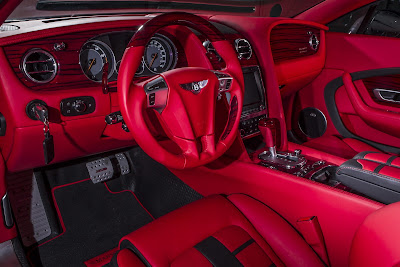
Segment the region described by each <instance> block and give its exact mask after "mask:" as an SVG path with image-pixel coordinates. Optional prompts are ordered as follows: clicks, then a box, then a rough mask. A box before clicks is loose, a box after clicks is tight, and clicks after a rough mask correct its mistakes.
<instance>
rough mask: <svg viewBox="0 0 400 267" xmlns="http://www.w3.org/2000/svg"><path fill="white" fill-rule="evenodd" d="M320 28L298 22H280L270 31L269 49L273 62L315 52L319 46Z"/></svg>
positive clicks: (305, 55) (310, 54)
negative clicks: (280, 23)
mask: <svg viewBox="0 0 400 267" xmlns="http://www.w3.org/2000/svg"><path fill="white" fill-rule="evenodd" d="M320 40H321V37H320V29H317V28H314V27H311V26H307V25H298V24H282V25H278V26H276V27H274V28H273V29H272V31H271V50H272V55H273V58H274V62H275V63H279V62H283V61H287V60H291V59H297V58H302V57H307V56H312V55H314V54H316V53H317V52H318V50H319V48H320V42H321V41H320Z"/></svg>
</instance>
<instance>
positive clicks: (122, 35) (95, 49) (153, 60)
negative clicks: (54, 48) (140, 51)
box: [79, 31, 178, 82]
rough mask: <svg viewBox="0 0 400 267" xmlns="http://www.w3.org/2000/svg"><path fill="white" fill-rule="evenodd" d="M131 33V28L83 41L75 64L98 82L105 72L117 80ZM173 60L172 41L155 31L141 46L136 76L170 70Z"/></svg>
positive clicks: (175, 59)
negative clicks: (142, 53) (140, 58)
mask: <svg viewBox="0 0 400 267" xmlns="http://www.w3.org/2000/svg"><path fill="white" fill-rule="evenodd" d="M133 34H134V32H133V31H123V32H113V33H107V34H102V35H99V36H97V37H94V38H92V39H90V40H89V41H87V42H86V43H85V44H84V45H83V46H82V48H81V50H80V53H79V64H80V66H81V69H82V71H83V73H84V74H85V76H86V77H87V78H88V79H90V80H92V81H95V82H101V81H102V79H103V76H105V73H107V78H108V80H109V81H115V80H117V77H118V71H119V67H120V64H121V60H122V57H123V54H124V51H125V48H126V46H127V45H128V43H129V41H130V39H131V38H132V36H133ZM177 61H178V52H177V48H176V46H175V45H174V43H173V42H172V41H171V40H170V39H169V38H168V37H166V36H165V35H162V34H156V35H155V36H154V37H152V38H151V40H150V41H149V42H148V44H147V45H146V47H145V52H144V55H143V58H142V62H141V64H140V65H139V67H138V69H137V71H136V76H137V77H142V76H153V75H156V74H160V73H162V72H165V71H168V70H171V69H173V68H175V66H176V63H177Z"/></svg>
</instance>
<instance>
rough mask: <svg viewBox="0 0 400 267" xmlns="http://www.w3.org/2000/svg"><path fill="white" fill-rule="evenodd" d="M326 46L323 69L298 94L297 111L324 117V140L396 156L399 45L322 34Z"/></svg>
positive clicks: (371, 38) (399, 140) (384, 40)
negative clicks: (351, 141)
mask: <svg viewBox="0 0 400 267" xmlns="http://www.w3.org/2000/svg"><path fill="white" fill-rule="evenodd" d="M326 43H327V58H326V64H325V69H324V70H323V72H322V73H321V75H320V76H319V77H318V78H317V79H316V80H315V81H313V82H312V83H311V84H310V85H308V86H306V87H305V88H304V89H302V90H301V92H300V93H299V94H298V99H299V100H298V102H299V103H300V104H299V105H300V106H301V107H303V108H304V107H317V108H319V109H320V110H322V111H323V112H324V111H326V114H325V112H324V115H325V116H326V119H327V121H328V123H327V125H328V130H327V131H326V133H325V134H324V136H329V135H334V134H339V135H341V136H343V137H350V138H356V139H359V140H361V141H364V142H366V143H368V144H370V145H373V146H374V147H377V148H379V149H381V150H384V151H387V152H392V153H399V152H400V149H399V147H400V53H396V51H397V50H398V47H399V46H400V39H398V38H388V37H378V36H367V35H356V34H350V35H349V34H343V33H332V32H328V33H327V34H326ZM345 73H348V74H347V76H346V75H345ZM343 75H345V77H347V82H346V84H347V86H344V82H343ZM375 89H385V90H390V91H391V92H386V91H383V98H386V100H391V98H393V99H392V100H393V101H384V100H383V99H381V97H380V95H379V94H377V91H376V90H375ZM374 90H375V91H374ZM321 92H323V93H321ZM397 92H399V94H397ZM310 96H312V97H310ZM397 99H398V100H399V103H397V102H394V101H396V100H397ZM294 117H295V114H294ZM292 125H295V122H293V123H292ZM332 126H333V128H334V129H332V128H330V127H332ZM308 139H309V138H308Z"/></svg>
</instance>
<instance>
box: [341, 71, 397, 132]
mask: <svg viewBox="0 0 400 267" xmlns="http://www.w3.org/2000/svg"><path fill="white" fill-rule="evenodd" d="M343 83H344V87H345V88H346V91H347V94H348V95H349V99H350V101H351V104H352V105H353V107H354V109H355V111H356V113H357V115H358V116H359V117H360V118H361V119H362V120H364V121H365V122H366V123H367V124H369V125H371V126H372V127H374V128H376V129H378V130H380V131H382V132H386V133H388V134H390V135H393V136H396V135H397V134H398V133H399V130H400V127H399V124H398V121H399V120H400V116H399V115H397V114H395V113H392V112H387V111H383V110H379V109H375V108H371V107H369V106H368V105H366V104H365V103H364V102H363V100H362V98H361V97H360V95H359V94H358V92H357V89H356V87H355V86H354V83H353V81H352V78H351V76H350V74H349V73H345V74H344V75H343Z"/></svg>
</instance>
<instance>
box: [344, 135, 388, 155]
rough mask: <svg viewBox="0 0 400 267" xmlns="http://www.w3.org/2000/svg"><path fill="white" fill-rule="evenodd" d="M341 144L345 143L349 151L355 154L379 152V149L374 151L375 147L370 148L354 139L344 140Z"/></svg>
mask: <svg viewBox="0 0 400 267" xmlns="http://www.w3.org/2000/svg"><path fill="white" fill-rule="evenodd" d="M343 142H345V143H346V144H347V145H348V146H349V147H351V149H353V150H354V151H357V152H362V151H370V152H381V151H380V150H379V149H376V148H375V147H373V146H370V145H368V144H366V143H364V142H361V141H359V140H357V139H354V138H344V139H343Z"/></svg>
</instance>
